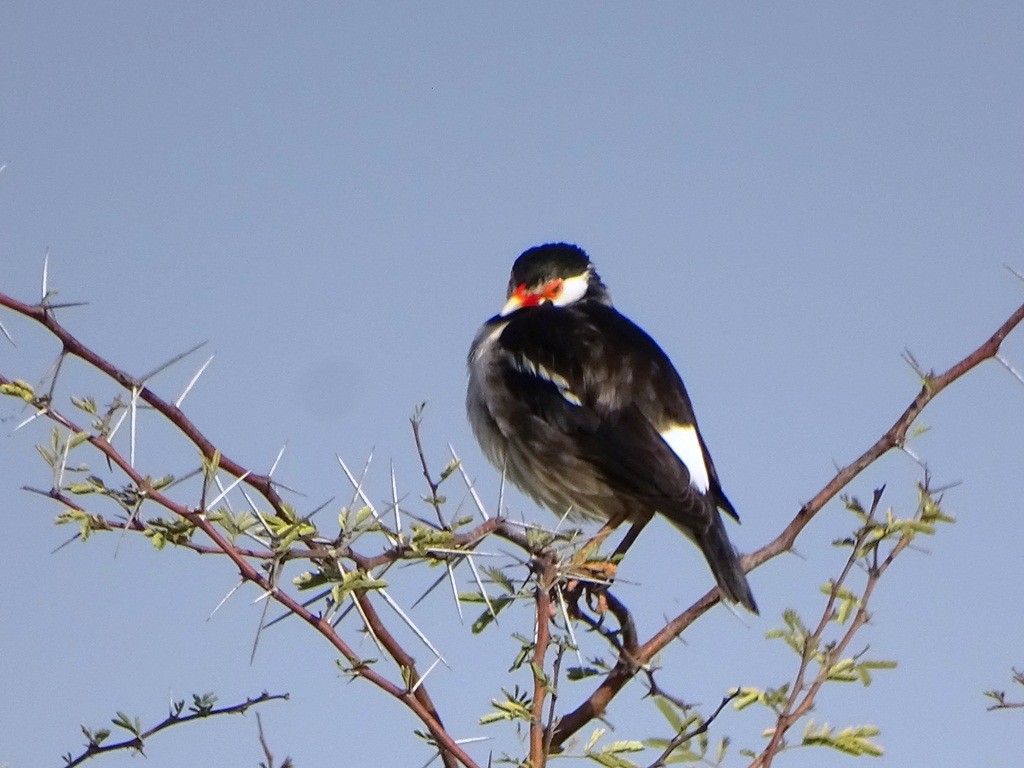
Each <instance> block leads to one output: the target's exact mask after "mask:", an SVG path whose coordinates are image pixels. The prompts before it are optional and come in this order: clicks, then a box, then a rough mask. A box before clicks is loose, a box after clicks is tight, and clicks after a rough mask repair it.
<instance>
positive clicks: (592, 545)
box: [572, 517, 622, 565]
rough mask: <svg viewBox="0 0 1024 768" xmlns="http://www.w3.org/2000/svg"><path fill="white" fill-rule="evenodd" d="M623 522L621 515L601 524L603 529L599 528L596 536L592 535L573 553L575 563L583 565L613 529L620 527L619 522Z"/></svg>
mask: <svg viewBox="0 0 1024 768" xmlns="http://www.w3.org/2000/svg"><path fill="white" fill-rule="evenodd" d="M621 522H622V518H621V517H613V518H610V519H609V520H608V522H607V523H605V524H604V525H602V526H601V530H599V531H598V532H597V533H595V534H594V536H593V537H591V539H590V541H588V542H587V543H586V544H584V545H583V546H582V547H580V548H579V549H578V550H577V551H576V554H575V555H573V558H572V563H573V565H583V563H585V562H586V561H587V559H588V558H589V557H590V556H591V555H592V554H594V552H595V551H596V550H597V549H598V547H600V546H601V545H602V544H604V540H605V539H607V538H608V537H609V536H610V535H611V533H612V531H614V530H615V529H616V528H618V527H619V524H620V523H621Z"/></svg>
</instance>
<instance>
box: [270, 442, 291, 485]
mask: <svg viewBox="0 0 1024 768" xmlns="http://www.w3.org/2000/svg"><path fill="white" fill-rule="evenodd" d="M287 447H288V443H285V444H284V445H282V446H281V450H280V451H278V452H277V458H276V459H274V463H273V464H271V465H270V471H269V472H267V477H273V476H274V470H275V469H277V465H278V463H279V462H280V461H281V457H282V456H284V452H285V449H286V448H287Z"/></svg>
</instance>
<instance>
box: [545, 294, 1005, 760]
mask: <svg viewBox="0 0 1024 768" xmlns="http://www.w3.org/2000/svg"><path fill="white" fill-rule="evenodd" d="M1022 320H1024V304H1022V305H1021V306H1019V307H1017V309H1016V310H1015V311H1014V312H1013V314H1011V315H1010V316H1009V317H1008V318H1007V319H1006V321H1005V322H1004V323H1003V324H1002V325H1000V326H999V328H997V329H996V331H995V333H993V334H992V335H991V336H989V337H988V338H987V339H986V340H985V341H984V342H983V343H982V344H981V345H980V346H978V347H977V349H975V350H974V351H973V352H971V353H970V354H968V355H967V356H966V357H964V358H963V359H962V360H960V361H959V362H957V363H955V364H954V365H953V366H951V367H950V368H949V369H948V370H946V371H945V372H943V373H941V374H938V375H935V374H934V373H929V374H925V375H924V377H923V378H924V382H923V383H922V385H921V389H920V391H919V392H918V393H917V396H916V397H915V398H914V399H913V400H912V401H911V403H910V404H909V405H908V406H907V407H906V409H905V410H904V411H903V413H902V414H900V416H899V417H898V418H897V419H896V421H895V422H893V424H892V426H891V427H889V429H888V430H886V432H885V434H883V435H882V436H881V437H880V438H879V439H878V440H877V441H875V443H874V444H873V445H871V447H869V448H868V449H867V450H866V451H864V453H862V454H861V455H860V456H859V457H858V458H856V459H855V460H854V461H852V462H851V463H850V464H848V465H847V466H845V467H843V468H842V469H840V470H839V471H838V472H837V473H836V474H835V476H834V477H833V478H832V479H831V480H830V481H829V482H828V483H827V484H826V485H825V486H824V487H823V488H822V489H821V490H820V491H818V493H816V494H815V495H814V497H813V498H812V499H811V500H810V501H808V502H807V503H806V504H804V505H803V507H801V508H800V510H799V511H798V512H797V513H796V515H795V516H794V517H793V519H792V520H791V521H790V522H789V524H788V525H787V526H786V527H785V528H784V529H783V530H782V532H781V533H779V535H778V536H776V537H775V538H774V539H772V540H771V541H769V542H768V543H767V544H765V545H764V546H763V547H761V548H760V549H758V550H757V551H756V552H752V553H751V554H749V555H746V556H745V557H743V560H742V562H743V569H744V571H745V572H747V573H749V572H750V571H752V570H754V569H755V568H759V567H760V566H762V565H764V564H765V563H766V562H768V561H769V560H771V559H772V558H774V557H777V556H778V555H780V554H782V553H783V552H788V551H790V550H791V549H792V548H793V544H794V543H795V542H796V539H797V537H798V536H799V535H800V533H801V532H802V531H803V530H804V528H805V527H806V526H807V524H808V523H810V521H811V520H812V519H814V517H815V515H817V514H818V512H820V511H821V509H822V508H823V507H824V506H825V505H826V504H827V503H828V502H829V501H831V500H832V499H833V498H835V496H836V495H837V494H838V493H839V492H840V491H841V490H842V489H843V488H845V487H846V486H847V485H848V484H849V483H850V482H851V481H852V480H853V479H854V478H856V477H857V476H858V475H859V474H860V473H861V472H863V471H864V469H866V468H867V467H868V466H870V465H871V464H873V463H874V462H875V461H877V460H878V459H879V458H880V457H882V456H883V455H884V454H886V453H888V452H889V451H891V450H892V449H893V448H899V447H901V446H902V445H903V443H904V442H905V440H906V437H907V432H908V431H909V429H910V427H911V426H912V425H913V423H914V421H915V420H916V419H917V417H918V416H920V415H921V412H922V411H923V410H924V409H925V407H926V406H927V405H928V404H929V403H930V402H931V401H932V400H934V399H935V398H936V397H937V396H938V395H939V393H940V392H942V391H943V390H944V389H945V388H946V387H948V386H949V385H950V384H952V383H953V382H955V381H957V380H958V379H960V378H962V377H963V376H964V375H966V374H967V373H968V372H970V371H971V370H973V369H974V368H976V367H977V366H978V365H980V364H981V363H983V362H985V361H986V360H990V359H992V358H995V357H996V356H997V355H998V353H999V348H1000V346H1001V345H1002V343H1003V340H1004V339H1006V337H1007V336H1008V335H1009V334H1010V333H1011V332H1012V331H1013V330H1014V329H1015V328H1016V327H1017V326H1018V325H1019V324H1020V323H1021V321H1022ZM719 600H720V596H719V593H718V589H717V588H715V589H712V590H711V591H710V592H708V593H707V594H705V595H704V596H703V597H701V598H700V599H698V600H697V601H696V602H694V603H693V604H692V605H691V606H690V607H689V608H687V609H686V610H685V611H683V612H682V613H680V614H679V615H678V616H676V617H675V618H673V619H672V620H671V621H669V622H668V623H667V624H666V625H665V626H664V627H663V628H662V629H661V630H659V631H658V632H657V633H656V634H655V635H654V636H653V637H651V639H650V640H648V641H647V642H646V643H644V644H643V645H642V646H640V648H639V649H638V650H637V652H636V655H635V660H636V661H638V662H640V663H647V662H649V661H650V660H651V659H652V658H654V656H655V655H656V654H657V653H658V652H659V651H661V650H662V649H663V648H665V646H667V645H668V644H669V643H670V642H672V640H674V639H675V638H676V637H678V636H679V635H680V634H681V633H682V632H683V631H684V630H685V629H686V628H687V627H689V626H690V625H691V624H692V623H693V622H694V621H696V620H697V619H698V618H700V617H701V616H702V615H703V614H705V613H706V612H707V611H708V610H710V609H711V608H712V607H713V606H714V605H715V604H716V603H718V602H719ZM636 672H637V669H636V667H635V665H634V664H633V663H629V662H625V661H624V660H622V659H620V660H619V662H618V663H617V664H616V665H615V666H614V667H613V668H612V670H611V671H610V672H609V673H608V674H607V675H606V676H605V678H604V679H603V680H602V681H601V683H600V684H599V685H598V686H597V688H596V689H595V690H594V691H593V692H592V693H591V694H590V696H589V697H588V698H587V699H586V700H585V701H584V702H583V703H582V704H580V705H579V706H578V707H577V708H576V709H575V710H573V711H572V712H570V713H568V714H566V715H565V716H564V717H563V718H562V720H561V722H560V723H559V724H558V727H557V728H556V729H555V734H554V738H553V745H554V747H559V746H561V745H562V744H564V743H565V742H566V740H568V739H569V738H570V737H571V736H572V735H573V734H575V733H576V732H577V731H579V730H580V728H582V727H584V726H585V725H586V724H587V723H589V722H590V721H591V720H593V719H594V718H596V717H600V716H601V715H602V714H603V713H604V712H605V710H606V709H607V707H608V704H609V703H610V702H611V701H612V699H613V698H615V696H616V695H617V694H618V693H619V691H621V690H622V689H623V688H624V687H625V685H626V683H628V682H629V681H630V680H631V679H632V678H633V677H634V676H635V675H636Z"/></svg>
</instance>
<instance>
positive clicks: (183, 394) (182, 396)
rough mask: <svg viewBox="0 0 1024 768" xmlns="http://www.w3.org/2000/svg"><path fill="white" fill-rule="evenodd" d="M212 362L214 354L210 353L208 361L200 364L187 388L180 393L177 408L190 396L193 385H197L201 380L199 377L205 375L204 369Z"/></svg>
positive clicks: (176, 403) (175, 404)
mask: <svg viewBox="0 0 1024 768" xmlns="http://www.w3.org/2000/svg"><path fill="white" fill-rule="evenodd" d="M212 362H213V355H210V356H209V357H208V358H206V362H205V363H203V364H202V366H200V368H199V370H198V371H196V374H195V376H193V377H192V378H191V379H190V380H189V382H188V384H186V385H185V389H183V390H182V392H181V394H180V395H178V399H177V400H175V401H174V407H175V408H181V404H182V403H183V402H185V398H186V397H188V393H189V392H191V391H192V387H194V386H195V385H196V382H197V381H199V377H200V376H202V375H203V371H205V370H206V366H208V365H209V364H210V363H212Z"/></svg>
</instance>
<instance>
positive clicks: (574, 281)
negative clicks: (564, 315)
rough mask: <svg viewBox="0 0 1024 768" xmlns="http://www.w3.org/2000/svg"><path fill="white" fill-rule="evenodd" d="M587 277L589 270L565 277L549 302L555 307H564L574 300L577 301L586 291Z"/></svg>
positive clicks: (588, 276)
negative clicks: (560, 287) (559, 289)
mask: <svg viewBox="0 0 1024 768" xmlns="http://www.w3.org/2000/svg"><path fill="white" fill-rule="evenodd" d="M589 278H590V273H589V272H584V273H583V274H582V275H576V277H569V278H566V279H565V280H563V281H562V290H561V292H560V293H559V294H558V296H556V297H555V298H554V300H552V302H551V303H552V304H554V305H555V306H556V307H564V306H567V305H569V304H572V303H573V302H574V301H579V300H580V299H582V298H583V295H584V294H585V293H586V292H587V288H588V286H589Z"/></svg>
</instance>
